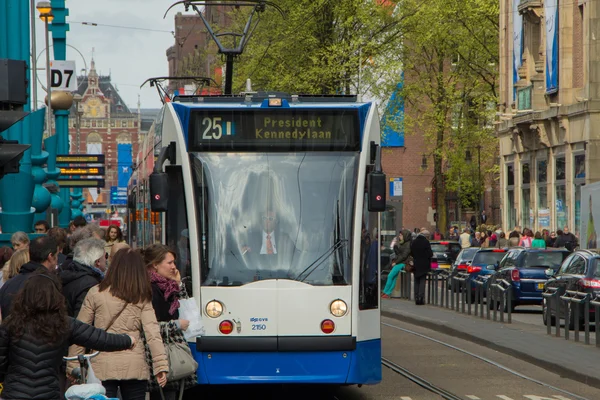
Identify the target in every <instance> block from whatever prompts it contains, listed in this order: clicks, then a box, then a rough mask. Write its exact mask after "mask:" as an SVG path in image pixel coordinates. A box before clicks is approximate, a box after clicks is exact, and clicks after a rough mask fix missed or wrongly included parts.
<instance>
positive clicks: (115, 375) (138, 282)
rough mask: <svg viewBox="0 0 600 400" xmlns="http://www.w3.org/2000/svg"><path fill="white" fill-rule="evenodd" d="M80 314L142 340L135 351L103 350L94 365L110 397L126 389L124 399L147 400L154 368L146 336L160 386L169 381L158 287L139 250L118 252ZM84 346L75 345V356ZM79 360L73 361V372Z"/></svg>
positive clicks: (81, 317)
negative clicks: (155, 299)
mask: <svg viewBox="0 0 600 400" xmlns="http://www.w3.org/2000/svg"><path fill="white" fill-rule="evenodd" d="M77 319H79V320H80V321H82V322H85V323H87V324H92V323H93V324H94V326H96V327H98V328H102V329H104V330H106V331H107V332H114V333H127V334H129V335H130V336H133V338H134V339H135V341H136V345H135V346H134V347H133V350H132V351H127V352H123V351H120V352H115V353H101V354H99V355H98V356H97V357H96V358H93V359H92V361H91V362H92V367H93V369H94V372H95V373H96V376H97V377H98V379H100V380H101V381H102V385H103V386H104V387H105V388H106V396H107V397H117V391H118V390H119V389H120V390H121V395H122V397H121V398H122V399H123V400H144V399H145V397H146V390H147V385H148V379H149V378H150V368H149V367H148V364H146V354H145V349H144V344H143V342H142V341H141V340H140V339H142V337H144V338H145V341H146V342H147V344H148V347H149V350H150V359H151V360H152V362H151V363H152V371H153V374H154V375H155V377H156V378H155V379H156V381H157V382H158V384H159V385H160V386H164V385H165V384H166V383H167V372H168V371H169V363H168V360H167V355H166V353H165V347H164V345H163V342H162V340H161V337H160V331H159V327H158V323H157V322H156V316H155V315H154V310H153V308H152V288H151V286H150V281H149V280H148V275H147V272H146V267H145V265H144V261H143V260H142V257H141V256H140V254H139V253H137V252H135V251H134V250H132V249H122V250H119V251H118V252H117V253H116V254H115V257H114V259H113V260H112V264H111V266H110V268H109V269H108V270H107V272H106V276H105V277H104V280H103V281H102V282H101V283H100V284H99V285H97V286H94V287H93V288H91V289H90V291H89V292H88V294H87V296H86V297H85V300H84V302H83V306H82V307H81V310H80V311H79V315H78V316H77ZM83 351H84V349H83V348H82V347H78V346H72V347H71V348H70V349H69V355H70V356H74V355H79V354H83ZM75 364H76V362H72V363H69V364H68V366H67V372H71V371H72V370H73V368H75V367H76V365H75Z"/></svg>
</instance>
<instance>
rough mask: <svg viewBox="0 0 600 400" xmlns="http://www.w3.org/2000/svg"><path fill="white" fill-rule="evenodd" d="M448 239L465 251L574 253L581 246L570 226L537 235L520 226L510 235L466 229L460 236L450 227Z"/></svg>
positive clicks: (545, 230)
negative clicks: (515, 249)
mask: <svg viewBox="0 0 600 400" xmlns="http://www.w3.org/2000/svg"><path fill="white" fill-rule="evenodd" d="M447 239H448V240H455V241H458V242H460V246H461V247H462V248H463V249H464V248H466V247H496V248H508V247H517V246H518V247H525V248H540V249H545V248H551V247H556V248H558V247H561V248H562V247H564V248H566V249H567V250H570V251H573V250H575V249H576V248H577V247H578V246H579V240H578V238H577V236H575V235H574V234H573V233H571V232H570V231H569V227H568V226H565V227H564V228H563V229H562V230H561V229H559V230H557V231H550V230H548V229H543V230H541V231H536V232H535V233H534V232H533V230H531V229H529V228H524V229H523V230H521V227H520V226H516V227H515V228H514V229H513V230H512V231H510V232H509V233H508V234H507V233H506V232H504V231H502V229H500V228H496V229H494V230H487V229H481V228H480V229H478V230H473V229H469V228H465V229H463V232H462V233H461V234H459V233H458V228H457V227H450V229H449V231H448V235H447Z"/></svg>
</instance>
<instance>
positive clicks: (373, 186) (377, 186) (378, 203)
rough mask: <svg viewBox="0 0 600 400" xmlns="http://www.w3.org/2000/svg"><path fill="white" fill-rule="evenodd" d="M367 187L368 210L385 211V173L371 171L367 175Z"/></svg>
mask: <svg viewBox="0 0 600 400" xmlns="http://www.w3.org/2000/svg"><path fill="white" fill-rule="evenodd" d="M367 179H368V188H369V197H368V198H369V211H374V212H383V211H385V192H386V186H387V180H386V179H385V174H384V173H383V172H379V171H373V172H371V173H370V174H369V175H368V176H367Z"/></svg>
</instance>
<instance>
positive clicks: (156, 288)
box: [142, 244, 197, 400]
mask: <svg viewBox="0 0 600 400" xmlns="http://www.w3.org/2000/svg"><path fill="white" fill-rule="evenodd" d="M142 253H143V255H144V263H145V264H146V268H147V269H148V275H149V277H150V282H151V285H152V306H153V307H154V312H155V313H156V319H157V320H158V322H159V324H160V333H161V336H162V340H163V342H164V343H171V342H176V343H182V344H185V345H187V341H186V340H185V337H184V336H183V332H182V331H185V330H186V329H187V328H188V327H189V324H190V321H188V320H186V319H180V318H179V299H180V298H186V297H187V293H186V292H185V289H184V286H183V285H182V283H181V275H180V274H179V270H178V269H177V266H176V265H175V252H173V251H172V250H171V249H169V248H168V247H167V246H165V245H162V244H153V245H151V246H148V247H146V248H145V249H144V250H143V251H142ZM196 382H197V377H196V374H193V375H190V376H188V377H187V378H184V379H183V380H181V381H174V382H169V383H168V384H167V385H166V386H165V388H164V390H163V393H161V391H160V390H159V388H158V386H157V385H156V382H155V381H154V380H152V381H151V382H150V400H162V399H164V400H174V399H176V398H177V397H176V396H177V393H178V392H179V393H182V391H183V390H185V389H188V388H190V387H192V386H194V385H196ZM163 396H164V397H163ZM180 398H181V396H180Z"/></svg>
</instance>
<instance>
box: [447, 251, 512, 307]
mask: <svg viewBox="0 0 600 400" xmlns="http://www.w3.org/2000/svg"><path fill="white" fill-rule="evenodd" d="M474 249H475V253H474V255H473V259H472V260H471V262H470V263H469V265H465V264H459V265H458V266H457V267H456V268H455V269H453V270H452V272H451V273H450V276H451V277H452V276H456V275H457V274H458V273H459V272H467V273H468V274H469V281H468V282H469V287H470V288H471V298H474V297H475V289H476V288H477V285H476V284H475V282H474V280H475V278H477V277H478V276H483V277H485V278H486V279H487V278H489V276H490V275H492V274H494V273H495V272H496V269H497V268H498V266H499V265H500V261H501V260H502V259H503V258H504V256H505V255H506V253H507V251H508V250H507V249H496V248H493V247H483V248H480V247H474ZM465 250H466V249H465ZM485 294H486V293H485V291H484V295H485Z"/></svg>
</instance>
